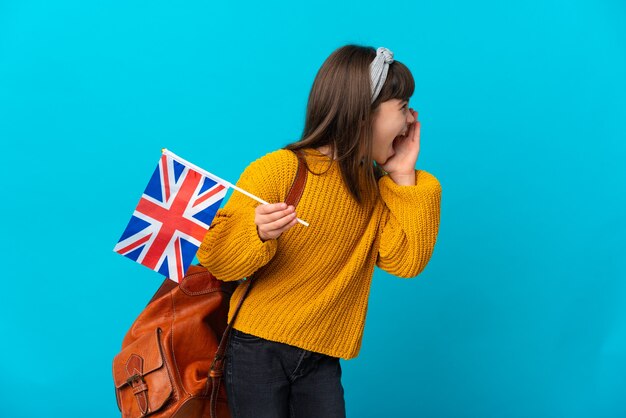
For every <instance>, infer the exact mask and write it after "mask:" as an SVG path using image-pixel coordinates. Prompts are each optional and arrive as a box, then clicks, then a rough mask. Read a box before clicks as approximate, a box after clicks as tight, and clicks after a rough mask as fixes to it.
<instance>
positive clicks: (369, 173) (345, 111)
mask: <svg viewBox="0 0 626 418" xmlns="http://www.w3.org/2000/svg"><path fill="white" fill-rule="evenodd" d="M374 58H376V49H374V48H373V47H369V46H360V45H345V46H342V47H340V48H338V49H336V50H335V51H334V52H333V53H332V54H330V56H329V57H328V58H327V59H326V60H325V61H324V63H323V64H322V66H321V68H320V69H319V71H318V72H317V75H316V76H315V80H314V81H313V86H312V87H311V92H310V94H309V99H308V103H307V108H306V118H305V123H304V130H303V132H302V136H301V139H300V140H298V141H297V142H293V143H291V144H289V145H286V146H285V147H284V149H289V150H293V151H297V150H301V149H304V148H318V147H321V146H326V145H327V146H329V147H330V151H331V153H332V155H336V158H337V161H338V163H339V167H340V170H341V174H342V177H343V179H344V182H345V183H346V186H347V187H348V190H349V191H350V193H351V194H352V196H353V197H354V198H355V199H356V201H357V202H359V204H361V203H363V198H364V194H367V195H369V194H373V196H375V197H376V198H378V196H379V192H378V179H379V178H380V176H382V175H383V174H384V172H383V171H382V169H381V168H380V167H378V166H377V165H376V164H375V163H374V161H373V160H372V136H373V131H372V120H373V114H374V112H375V111H376V110H377V108H378V106H379V105H380V104H381V103H382V102H385V101H388V100H391V99H400V100H407V101H408V100H409V98H410V97H411V96H412V95H413V91H414V89H415V82H414V80H413V76H412V75H411V72H410V71H409V69H408V68H407V67H406V66H405V65H404V64H402V63H401V62H399V61H396V60H394V62H392V63H391V64H389V70H388V73H387V78H386V80H385V83H384V85H383V87H382V89H381V91H380V93H379V95H378V97H377V98H376V100H375V101H374V102H373V103H372V102H371V97H372V96H371V81H370V73H369V65H370V63H371V62H372V61H373V60H374ZM307 168H308V167H307ZM309 171H310V170H309Z"/></svg>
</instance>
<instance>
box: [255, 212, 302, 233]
mask: <svg viewBox="0 0 626 418" xmlns="http://www.w3.org/2000/svg"><path fill="white" fill-rule="evenodd" d="M297 222H298V221H297V219H296V211H295V208H294V207H293V206H289V207H287V204H286V203H274V204H267V205H259V206H257V207H256V208H255V209H254V223H255V224H256V226H257V233H258V234H259V238H261V241H263V242H265V241H267V240H268V239H276V238H278V237H279V236H280V235H281V234H282V233H283V232H285V231H286V230H288V229H289V228H291V227H292V226H294V225H295V224H296V223H297Z"/></svg>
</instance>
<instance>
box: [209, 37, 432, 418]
mask: <svg viewBox="0 0 626 418" xmlns="http://www.w3.org/2000/svg"><path fill="white" fill-rule="evenodd" d="M414 86H415V85H414V81H413V77H412V75H411V73H410V72H409V70H408V68H407V67H406V66H405V65H403V64H402V63H400V62H398V61H394V59H393V54H392V52H391V51H389V50H388V49H386V48H382V47H381V48H378V49H377V50H376V49H374V48H372V47H363V46H358V45H346V46H344V47H341V48H339V49H337V50H336V51H334V52H333V53H332V54H331V55H330V56H329V57H328V58H327V59H326V61H325V62H324V63H323V65H322V67H321V68H320V70H319V71H318V73H317V75H316V77H315V81H314V82H313V87H312V88H311V92H310V95H309V100H308V105H307V109H306V121H305V126H304V132H303V134H302V138H301V139H300V140H299V141H297V142H294V143H292V144H289V145H287V146H286V147H284V148H283V149H279V150H277V151H274V152H271V153H268V154H267V155H265V156H263V157H261V158H259V159H258V160H256V161H254V162H253V163H251V164H250V165H249V166H248V167H247V168H246V170H245V171H244V172H243V174H242V175H241V177H240V179H239V181H238V183H237V185H238V186H239V187H241V188H243V189H244V190H247V191H249V192H250V193H253V194H255V195H257V196H258V197H260V198H262V199H264V200H265V201H267V202H275V203H271V204H267V205H258V204H257V202H255V201H254V200H252V199H250V198H248V197H246V196H245V195H243V194H239V193H233V194H232V196H231V197H230V199H229V201H228V202H227V204H226V205H225V206H224V208H223V209H221V210H220V211H218V213H217V214H216V216H215V218H214V220H213V224H212V225H211V228H210V229H209V231H208V232H207V234H206V237H205V239H204V241H203V243H202V245H201V247H200V250H199V252H198V255H197V257H198V260H199V261H200V263H201V264H202V265H204V266H205V267H206V268H207V269H208V270H209V271H210V272H211V273H213V274H214V275H215V276H216V277H218V278H219V279H220V280H224V281H234V280H239V279H241V278H243V277H250V278H251V279H252V280H254V286H253V287H252V289H251V291H250V294H249V295H248V296H247V297H246V299H245V301H244V303H243V305H242V307H241V310H240V312H239V314H238V316H237V318H236V320H235V323H234V324H233V330H232V333H231V338H230V341H229V345H228V350H227V359H226V363H225V377H224V379H225V384H226V393H227V396H228V403H229V408H230V411H231V414H232V416H233V418H247V417H254V418H263V417H271V418H282V417H289V416H291V417H297V418H305V417H316V418H317V417H325V418H334V417H345V404H344V391H343V386H342V384H341V367H340V363H339V359H340V358H343V359H346V360H348V359H351V358H354V357H356V356H357V355H358V352H359V349H360V346H361V339H362V334H363V328H364V325H365V317H366V312H367V303H368V296H369V289H370V282H371V279H372V274H373V270H374V265H377V266H378V267H380V268H382V269H383V270H385V271H387V272H389V273H391V274H393V275H396V276H399V277H405V278H409V277H414V276H417V275H418V274H419V273H420V272H421V271H422V270H423V269H424V267H426V264H427V263H428V261H429V259H430V257H431V255H432V253H433V250H434V246H435V241H436V239H437V233H438V230H439V213H440V199H441V186H440V184H439V182H438V180H437V179H436V178H435V177H434V176H433V175H432V174H429V173H428V172H426V171H423V170H416V169H415V163H416V161H417V156H418V153H419V145H420V124H419V122H418V121H417V112H415V111H414V110H413V109H410V108H409V107H408V100H409V98H410V97H411V96H412V95H413V90H414ZM292 151H298V152H302V153H303V154H304V156H305V161H306V165H307V168H308V170H309V172H310V174H309V176H308V179H307V184H306V186H305V189H304V193H303V195H302V198H301V200H300V202H299V204H298V205H297V215H296V211H295V210H294V208H293V207H291V206H289V207H287V205H286V204H285V203H280V202H284V200H285V197H286V194H287V192H288V190H289V188H290V186H291V183H292V181H293V179H294V177H295V174H296V169H297V165H298V162H297V161H298V160H297V157H296V155H295V154H294V153H293V152H292ZM296 217H298V218H301V219H304V220H306V221H307V222H309V223H310V226H309V227H305V226H302V225H299V224H297V221H296ZM242 288H243V286H239V287H238V288H237V290H236V291H235V293H234V294H233V296H232V298H231V305H230V306H231V309H230V312H229V317H228V321H229V322H230V321H231V318H232V314H233V311H234V308H235V306H236V305H237V303H238V301H239V299H240V297H241V295H242V290H243V289H242Z"/></svg>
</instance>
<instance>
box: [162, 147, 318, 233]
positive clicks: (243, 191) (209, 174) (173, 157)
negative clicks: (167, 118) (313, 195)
mask: <svg viewBox="0 0 626 418" xmlns="http://www.w3.org/2000/svg"><path fill="white" fill-rule="evenodd" d="M161 151H162V152H163V154H165V155H168V156H170V157H171V158H172V159H174V160H176V161H178V162H179V163H181V164H183V165H186V166H187V167H190V168H192V169H193V170H195V171H197V172H198V173H200V174H202V175H203V176H205V177H208V178H210V179H211V180H215V181H217V182H218V183H222V184H224V185H226V186H228V187H232V188H233V189H234V190H237V191H238V192H239V193H243V194H245V195H246V196H248V197H249V198H251V199H254V200H256V201H257V202H259V203H262V204H264V205H269V203H268V202H266V201H265V200H263V199H261V198H260V197H256V196H255V195H253V194H252V193H248V192H246V191H245V190H243V189H241V188H239V187H237V186H235V185H234V184H232V183H231V182H229V181H226V180H224V179H221V178H219V177H217V176H216V175H214V174H211V173H209V172H208V171H206V170H203V169H201V168H200V167H198V166H197V165H195V164H192V163H190V162H189V161H187V160H185V159H183V158H180V157H179V156H178V155H176V154H174V153H173V152H171V151H170V150H168V149H166V148H162V149H161ZM296 220H297V221H298V222H299V223H300V224H302V225H304V226H309V223H308V222H306V221H303V220H302V219H300V218H296Z"/></svg>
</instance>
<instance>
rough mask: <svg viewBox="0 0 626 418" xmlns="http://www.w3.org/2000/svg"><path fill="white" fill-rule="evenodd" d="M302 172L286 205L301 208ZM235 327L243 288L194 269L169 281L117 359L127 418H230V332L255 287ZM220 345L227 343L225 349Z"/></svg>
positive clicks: (119, 394)
mask: <svg viewBox="0 0 626 418" xmlns="http://www.w3.org/2000/svg"><path fill="white" fill-rule="evenodd" d="M296 155H297V156H298V172H297V174H296V178H295V180H294V182H293V184H292V186H291V189H290V190H289V193H288V195H287V199H285V201H286V202H287V203H288V204H290V205H294V206H296V205H297V203H298V201H299V200H300V197H301V196H302V192H303V191H304V185H305V183H306V176H307V169H306V164H305V163H304V161H303V158H302V156H301V155H300V153H298V152H296ZM243 282H244V283H245V286H247V288H246V289H245V291H244V294H243V296H242V298H241V300H240V302H239V304H238V305H237V307H236V309H235V311H234V316H233V318H232V320H231V322H230V323H229V324H227V319H228V309H229V304H230V297H231V295H232V294H233V292H234V290H235V288H236V287H237V285H238V284H239V283H238V282H223V281H221V280H218V279H217V278H215V276H213V275H212V274H211V273H209V271H208V270H207V269H206V268H204V267H202V266H199V265H192V266H191V267H189V269H188V270H187V272H186V274H185V276H184V277H183V279H182V280H181V281H180V283H178V284H177V283H175V282H174V281H172V280H169V279H165V281H164V282H163V284H162V285H161V287H160V288H159V290H158V291H157V292H156V293H155V294H154V296H153V297H152V299H151V300H150V302H148V305H147V306H146V307H145V308H144V310H143V311H142V312H141V313H140V314H139V316H138V317H137V319H136V320H135V322H134V323H133V325H132V326H131V328H130V330H129V331H128V332H127V333H126V336H125V337H124V340H123V342H122V350H121V352H120V353H119V354H117V355H116V356H115V358H114V359H113V380H114V383H115V394H116V398H117V405H118V407H119V409H120V411H121V412H122V417H123V418H137V417H145V416H151V417H154V418H157V417H171V418H182V417H185V418H209V417H211V418H216V417H219V418H230V412H229V409H228V402H227V398H226V391H225V389H224V386H223V385H221V384H220V383H221V378H222V373H223V367H224V360H225V357H226V353H225V351H226V346H227V342H228V338H229V335H230V330H231V329H232V325H233V323H234V322H235V318H236V316H237V313H238V312H239V309H240V307H241V305H242V303H243V301H244V299H245V297H246V296H247V294H248V292H249V291H250V288H251V285H252V282H253V280H245V281H243ZM218 343H219V344H218Z"/></svg>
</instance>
